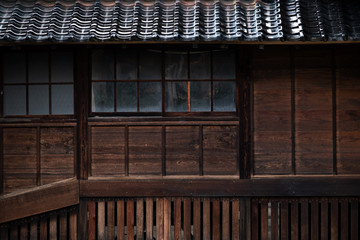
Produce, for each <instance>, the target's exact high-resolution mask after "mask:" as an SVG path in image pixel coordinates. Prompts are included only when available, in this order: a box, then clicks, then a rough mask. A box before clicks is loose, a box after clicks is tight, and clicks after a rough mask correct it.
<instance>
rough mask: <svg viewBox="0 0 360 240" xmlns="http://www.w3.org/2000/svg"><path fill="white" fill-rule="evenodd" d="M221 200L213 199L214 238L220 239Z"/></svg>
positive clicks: (215, 239) (214, 239)
mask: <svg viewBox="0 0 360 240" xmlns="http://www.w3.org/2000/svg"><path fill="white" fill-rule="evenodd" d="M220 226H221V225H220V200H219V199H214V200H213V201H212V225H211V228H212V240H220V229H221V228H220Z"/></svg>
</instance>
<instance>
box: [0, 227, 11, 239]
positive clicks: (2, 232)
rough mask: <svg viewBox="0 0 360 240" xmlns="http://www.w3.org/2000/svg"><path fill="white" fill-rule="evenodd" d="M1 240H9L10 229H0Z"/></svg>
mask: <svg viewBox="0 0 360 240" xmlns="http://www.w3.org/2000/svg"><path fill="white" fill-rule="evenodd" d="M0 239H3V240H8V239H9V229H8V228H0Z"/></svg>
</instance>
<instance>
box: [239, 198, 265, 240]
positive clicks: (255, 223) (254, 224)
mask: <svg viewBox="0 0 360 240" xmlns="http://www.w3.org/2000/svg"><path fill="white" fill-rule="evenodd" d="M233 218H234V207H233ZM233 223H234V219H233ZM235 233H236V232H235ZM259 233H260V232H259V202H258V199H254V200H252V202H251V239H252V240H258V239H259ZM233 239H238V237H234V230H233Z"/></svg>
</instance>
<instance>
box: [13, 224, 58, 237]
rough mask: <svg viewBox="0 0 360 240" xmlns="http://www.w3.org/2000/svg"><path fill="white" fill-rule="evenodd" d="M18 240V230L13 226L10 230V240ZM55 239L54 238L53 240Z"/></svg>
mask: <svg viewBox="0 0 360 240" xmlns="http://www.w3.org/2000/svg"><path fill="white" fill-rule="evenodd" d="M18 238H19V228H18V226H13V227H11V228H10V240H18ZM54 239H56V238H54Z"/></svg>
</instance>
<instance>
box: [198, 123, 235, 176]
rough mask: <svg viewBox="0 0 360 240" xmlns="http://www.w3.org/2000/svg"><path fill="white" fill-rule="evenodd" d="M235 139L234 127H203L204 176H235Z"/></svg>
mask: <svg viewBox="0 0 360 240" xmlns="http://www.w3.org/2000/svg"><path fill="white" fill-rule="evenodd" d="M237 139H238V129H237V127H236V126H214V127H210V126H204V127H203V172H204V175H216V174H217V175H227V174H228V175H231V174H236V166H237V159H238V156H237V152H238V150H237V148H238V141H237Z"/></svg>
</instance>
